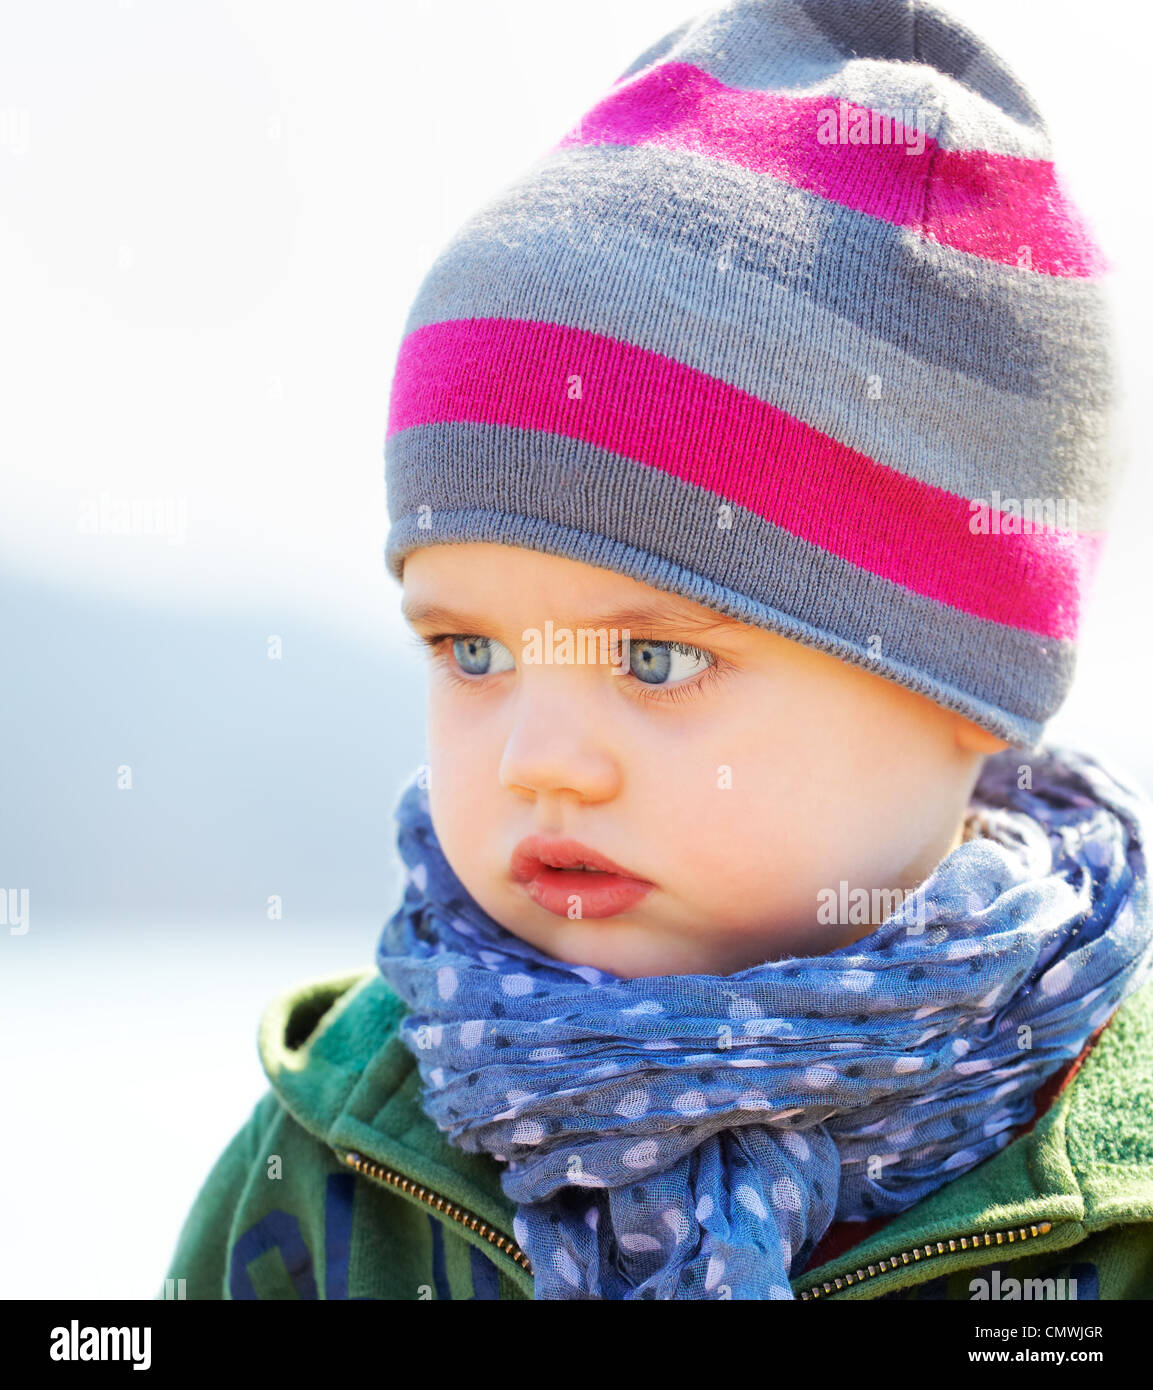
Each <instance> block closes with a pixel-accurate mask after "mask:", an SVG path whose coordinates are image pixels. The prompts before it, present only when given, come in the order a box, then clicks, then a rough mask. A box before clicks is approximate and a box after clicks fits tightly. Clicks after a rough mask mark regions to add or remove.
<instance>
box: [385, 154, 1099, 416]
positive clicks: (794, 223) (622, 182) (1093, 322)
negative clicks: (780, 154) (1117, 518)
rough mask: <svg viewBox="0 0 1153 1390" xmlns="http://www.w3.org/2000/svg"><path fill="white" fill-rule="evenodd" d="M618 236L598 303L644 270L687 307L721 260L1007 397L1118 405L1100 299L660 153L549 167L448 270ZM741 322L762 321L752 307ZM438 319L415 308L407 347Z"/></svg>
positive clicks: (463, 235)
mask: <svg viewBox="0 0 1153 1390" xmlns="http://www.w3.org/2000/svg"><path fill="white" fill-rule="evenodd" d="M614 227H618V228H624V229H627V233H628V246H627V248H626V249H627V260H626V262H625V263H622V264H621V265H620V266H619V267H618V269H617V271H616V273H615V275H614V276H613V277H612V279H611V280H609V281H607V282H606V284H605V285H604V286H602V287H601V289H600V292H599V293H600V296H601V297H609V296H612V295H619V296H622V297H625V298H626V299H627V298H629V284H630V277H631V275H632V274H633V272H634V269H635V268H636V267H639V266H643V264H644V262H645V261H646V259H647V258H648V257H650V256H656V255H660V256H663V257H664V258H665V264H666V265H668V266H670V268H671V266H672V264H673V262H674V261H676V263H677V264H678V265H679V266H680V275H679V276H678V277H677V278H678V279H679V278H683V279H684V281H685V284H686V287H687V289H688V290H689V291H691V290H692V287H693V283H694V281H693V277H694V276H698V277H699V276H702V275H703V273H704V272H706V271H707V272H708V273H709V274H711V273H712V267H713V265H715V263H716V260H717V258H718V257H719V256H721V255H723V256H724V258H725V261H726V263H727V264H728V265H730V266H731V267H732V268H733V269H734V270H735V271H738V272H741V273H747V274H748V275H749V276H750V277H753V278H752V279H751V280H750V284H751V285H756V284H757V283H763V284H764V286H765V290H766V292H767V291H768V290H769V289H770V288H771V287H772V286H774V285H779V286H783V287H785V288H788V289H791V290H793V291H795V292H796V293H799V294H802V295H805V296H807V297H809V298H811V299H812V300H813V302H814V303H815V304H816V305H818V306H820V307H821V308H823V309H826V310H828V311H829V312H830V313H833V314H837V315H839V316H840V317H841V318H843V319H845V320H846V321H847V322H848V323H849V324H850V325H852V326H853V327H855V328H856V329H857V330H858V331H860V332H861V333H862V334H866V335H870V336H872V337H876V338H878V339H883V340H884V341H886V342H889V343H891V344H892V345H893V346H894V347H896V348H899V349H900V350H901V351H902V352H906V353H909V354H912V355H914V356H916V357H919V358H921V359H922V360H923V361H925V362H926V363H929V364H932V365H934V366H937V367H940V368H944V369H946V370H949V371H956V372H963V373H965V374H966V375H968V376H971V377H974V378H976V379H977V380H978V381H983V382H987V383H988V384H989V385H991V386H994V387H996V388H997V389H998V390H1000V391H1004V392H1009V393H1013V394H1016V395H1021V396H1029V397H1034V398H1042V399H1044V398H1051V397H1053V396H1054V395H1064V394H1065V393H1067V392H1070V391H1072V392H1074V394H1075V395H1077V396H1079V397H1080V398H1081V404H1082V406H1089V407H1093V406H1095V405H1096V404H1099V403H1101V402H1103V401H1105V400H1106V399H1107V398H1108V396H1109V393H1110V391H1111V389H1112V382H1111V373H1110V371H1109V369H1108V366H1107V364H1106V363H1105V362H1104V361H1103V360H1102V352H1101V339H1102V335H1103V333H1104V332H1105V325H1106V322H1107V319H1106V313H1105V307H1104V297H1103V292H1102V289H1101V286H1100V285H1099V284H1097V283H1095V282H1092V281H1088V280H1083V279H1079V278H1063V277H1059V276H1055V275H1044V274H1039V273H1037V272H1035V271H1026V270H1021V269H1018V268H1017V267H1016V266H1006V265H1000V264H998V263H996V262H993V261H986V260H983V259H982V258H980V257H978V256H974V255H971V254H969V253H967V252H964V251H956V250H954V249H953V248H951V247H946V246H941V245H939V244H938V243H936V242H933V241H929V240H926V239H924V238H922V237H920V236H918V235H917V234H916V233H915V232H912V231H910V230H908V229H906V228H902V227H896V226H893V225H892V224H890V223H888V222H885V221H883V220H882V219H881V218H877V217H871V216H869V215H868V214H867V213H862V212H856V211H854V210H853V209H852V208H846V207H842V206H841V205H839V204H837V203H832V202H829V201H827V200H826V199H824V198H820V197H818V196H817V195H815V194H812V193H808V192H806V191H804V190H803V189H799V188H794V187H792V186H791V185H789V184H786V183H782V182H780V181H779V180H777V179H774V178H771V177H770V176H768V175H765V174H757V173H753V172H751V171H749V170H746V169H741V168H738V167H736V166H734V165H731V164H725V163H722V162H721V161H718V160H713V159H706V158H702V157H701V156H698V155H693V154H687V153H680V152H673V151H669V150H664V149H661V148H659V147H657V146H653V145H641V146H635V147H634V146H623V145H595V146H572V147H568V148H566V149H564V150H558V151H556V152H555V153H554V154H551V155H549V156H546V157H545V158H544V159H543V160H541V161H539V162H538V163H537V164H536V165H534V166H533V168H532V169H531V170H530V171H529V172H528V173H527V174H526V175H525V176H524V177H523V178H522V179H521V180H520V181H518V182H517V183H515V184H513V185H512V186H510V187H508V188H506V189H504V190H502V192H501V193H500V194H499V195H498V196H497V197H496V198H494V199H493V200H492V201H491V202H489V203H487V204H486V205H485V206H484V207H483V208H481V209H480V210H479V211H478V212H477V213H476V214H475V215H474V216H473V217H472V218H470V219H469V220H468V222H466V223H465V224H464V226H463V227H462V228H461V229H460V230H459V232H458V233H457V235H456V236H455V237H454V238H453V239H452V241H451V242H449V244H448V246H447V247H446V248H445V254H453V253H454V252H457V251H459V253H460V258H461V260H462V262H467V259H468V256H469V255H470V254H471V253H472V252H473V251H474V250H475V249H477V248H479V247H481V246H483V245H484V244H485V243H486V242H489V243H492V244H495V245H497V246H501V245H503V246H507V247H509V248H510V249H511V250H515V249H516V248H517V246H518V245H522V244H524V243H526V242H528V241H530V240H531V239H532V238H534V237H535V238H540V237H541V236H542V234H544V233H546V234H548V235H549V236H550V237H552V238H553V240H554V243H555V245H556V246H557V247H558V248H563V247H564V246H565V245H566V242H571V243H572V244H574V245H575V246H576V247H578V248H580V247H582V246H587V245H588V244H589V243H590V242H592V241H595V240H596V238H597V237H598V236H605V235H606V231H605V229H606V228H607V229H611V228H614ZM465 273H466V272H465V271H463V270H462V274H465ZM755 277H763V280H762V281H758V280H757V279H756V278H755ZM697 284H698V286H699V285H700V284H701V281H699V280H698V281H697ZM746 312H747V314H748V316H749V317H755V318H758V319H759V318H762V314H761V312H760V311H759V306H758V298H757V296H755V295H754V298H753V299H752V300H751V301H750V302H749V303H748V305H747V306H746ZM434 315H435V311H434V310H433V311H428V310H426V308H425V306H424V304H423V298H422V297H418V301H417V302H416V303H415V304H414V305H413V307H412V313H411V314H410V316H409V319H408V323H407V324H406V329H405V331H406V332H407V331H409V328H410V327H414V326H416V325H417V324H419V323H421V322H427V321H428V319H429V317H430V316H434ZM763 321H764V322H765V325H766V329H768V328H770V327H771V325H770V324H769V321H768V319H767V317H764V319H763Z"/></svg>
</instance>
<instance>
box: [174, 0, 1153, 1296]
mask: <svg viewBox="0 0 1153 1390" xmlns="http://www.w3.org/2000/svg"><path fill="white" fill-rule="evenodd" d="M1049 154H1050V151H1049V144H1048V137H1047V134H1046V130H1045V126H1044V124H1043V122H1042V119H1041V117H1040V115H1039V113H1038V112H1037V110H1036V108H1035V106H1034V104H1033V102H1032V101H1031V99H1030V97H1029V96H1028V94H1027V93H1026V92H1025V91H1024V90H1023V89H1022V87H1021V85H1020V83H1019V82H1018V81H1017V80H1016V79H1015V78H1014V77H1013V75H1012V74H1011V73H1010V72H1009V71H1008V70H1007V69H1006V67H1005V65H1004V64H1003V63H1002V62H1001V61H1000V60H999V59H998V58H997V57H996V55H995V54H993V53H992V52H991V51H990V50H989V48H988V47H987V46H986V45H985V44H984V43H982V42H981V41H980V40H979V39H978V38H976V37H975V36H974V35H973V34H971V33H969V32H968V31H967V30H965V29H964V28H962V27H961V26H960V25H959V24H958V23H957V22H956V21H955V20H954V19H952V18H951V17H950V16H948V15H947V14H946V13H944V12H943V11H942V10H940V9H938V8H936V7H934V6H932V5H930V4H928V3H926V0H881V2H880V3H878V2H877V0H868V3H864V0H736V3H731V4H728V5H726V6H725V7H724V8H722V9H719V10H716V11H715V12H713V13H711V14H708V15H705V16H702V17H701V18H699V19H696V20H694V21H691V22H689V23H686V24H684V25H682V26H681V27H680V28H678V29H677V30H676V31H675V32H673V33H672V34H670V35H668V36H667V37H666V38H665V39H663V40H662V41H661V42H660V43H658V44H656V45H655V46H654V47H652V48H650V49H649V50H648V51H647V52H645V53H644V54H642V55H641V57H640V58H638V59H637V60H636V62H635V63H633V65H632V66H631V67H630V68H629V69H628V70H627V71H626V72H625V73H624V74H622V76H621V77H620V78H619V79H618V80H617V82H616V83H615V84H614V86H613V87H612V89H611V90H610V92H609V93H608V95H607V96H606V97H605V98H604V100H603V101H601V102H600V103H599V104H598V105H597V106H595V107H594V108H593V109H592V110H591V111H590V112H589V113H588V114H587V116H586V117H585V118H584V119H583V121H582V122H581V123H580V125H579V126H578V128H577V129H575V130H574V131H572V132H571V133H570V134H569V135H568V136H567V137H566V138H565V139H564V140H563V141H562V142H561V143H560V145H558V146H557V147H556V149H554V150H553V151H551V152H550V153H549V154H548V155H547V156H546V157H545V158H543V159H542V160H541V161H539V162H538V163H537V164H536V165H535V166H534V167H533V168H532V169H530V170H529V171H528V173H527V174H526V175H525V176H524V177H523V178H522V179H521V180H520V181H518V182H517V183H515V184H513V185H511V186H510V187H508V188H506V189H505V190H504V191H503V192H502V193H501V194H500V195H499V196H498V197H497V198H496V199H495V200H494V201H493V202H491V203H490V204H489V205H488V206H487V207H485V208H484V209H482V211H481V212H480V213H478V214H477V216H476V217H474V218H473V219H472V220H471V221H470V222H469V223H468V224H467V225H466V226H465V228H464V229H463V230H462V231H461V232H460V233H459V235H458V236H457V237H456V238H455V239H454V240H453V241H452V242H451V243H450V245H449V246H448V247H447V248H446V249H445V250H444V252H443V253H442V254H441V256H440V257H439V259H438V260H437V262H436V264H435V265H434V266H433V268H432V270H431V271H430V273H429V275H428V277H427V279H426V280H425V282H424V284H423V286H422V287H421V290H420V293H419V295H418V298H417V300H416V303H415V305H414V307H413V309H412V313H411V315H410V318H409V321H408V323H407V325H406V335H405V338H404V341H403V343H402V346H401V350H400V354H399V360H398V363H397V367H396V374H395V378H394V381H393V388H392V402H391V414H390V420H389V430H388V437H387V445H386V458H387V482H388V503H389V513H390V518H391V521H392V528H391V531H390V533H389V540H388V547H387V563H388V567H389V570H390V573H391V574H392V575H393V576H394V577H395V578H396V579H398V580H400V581H401V582H402V584H403V589H404V599H403V602H404V611H405V614H406V617H407V618H408V621H409V622H410V624H411V625H412V627H413V629H414V631H415V632H416V634H417V636H418V639H419V640H420V641H421V643H422V644H427V646H428V648H429V650H430V653H431V658H432V663H433V665H432V673H431V686H430V705H429V754H430V763H429V766H428V767H427V768H420V769H418V770H417V772H416V773H415V774H414V776H413V778H412V779H411V781H410V783H409V785H408V786H407V787H406V788H405V790H404V792H403V794H402V795H401V796H400V798H399V801H398V805H397V812H396V814H397V821H398V831H399V834H398V847H399V851H400V853H401V855H402V856H403V859H404V861H405V864H406V866H407V875H406V886H405V891H404V896H403V901H402V903H401V905H400V906H399V908H398V909H397V911H396V913H395V914H394V916H393V917H392V918H391V920H390V921H389V922H388V924H387V925H386V927H385V930H384V933H383V937H382V939H381V942H380V946H379V950H378V953H377V959H376V964H375V967H374V968H372V969H370V970H366V971H364V972H359V973H357V974H354V975H350V976H344V977H338V978H332V979H326V980H320V981H316V982H313V983H311V984H309V985H307V986H304V987H302V988H299V989H296V990H293V991H290V992H289V993H287V994H286V995H285V996H284V997H282V998H281V999H279V1000H278V1001H277V1002H275V1003H274V1004H273V1005H272V1006H271V1008H270V1009H269V1010H268V1012H267V1013H266V1015H265V1017H264V1020H263V1022H262V1024H261V1031H260V1040H259V1045H260V1054H261V1058H262V1062H263V1065H264V1067H265V1069H266V1071H267V1074H268V1077H269V1080H270V1083H271V1089H270V1090H269V1092H268V1093H267V1094H266V1096H265V1097H264V1098H263V1100H262V1101H261V1102H260V1103H259V1105H258V1106H257V1107H256V1109H255V1112H254V1114H253V1117H252V1119H251V1121H250V1123H249V1124H248V1125H247V1126H246V1127H245V1128H244V1129H243V1130H242V1131H241V1132H240V1133H239V1134H237V1135H236V1137H235V1138H234V1139H233V1141H232V1143H231V1144H230V1145H229V1146H228V1148H227V1149H226V1150H225V1152H224V1154H223V1155H222V1157H221V1158H220V1160H219V1161H218V1163H217V1165H216V1166H215V1168H214V1169H213V1171H212V1173H211V1174H210V1175H209V1177H208V1179H207V1181H206V1183H205V1185H204V1187H203V1189H202V1191H201V1193H200V1195H199V1196H198V1198H197V1199H196V1202H195V1205H194V1206H193V1209H192V1211H191V1213H190V1215H189V1217H188V1219H187V1221H186V1223H185V1227H184V1230H183V1232H182V1233H181V1236H180V1240H179V1243H178V1247H177V1250H176V1252H175V1255H174V1257H173V1260H172V1263H171V1265H170V1268H169V1271H168V1277H169V1279H170V1280H172V1281H173V1287H175V1281H177V1280H184V1281H185V1286H184V1287H185V1294H186V1296H187V1297H190V1298H318V1297H324V1298H357V1299H412V1298H429V1297H435V1298H466V1299H468V1298H483V1299H487V1298H532V1297H536V1298H543V1299H555V1298H574V1299H586V1298H588V1299H596V1298H605V1299H629V1298H654V1299H796V1298H800V1299H811V1298H823V1297H828V1296H832V1297H841V1298H878V1297H886V1296H895V1297H910V1296H927V1297H935V1298H942V1297H943V1298H960V1299H966V1298H974V1299H977V1298H1007V1297H1025V1298H1028V1297H1062V1298H1071V1299H1072V1298H1077V1299H1084V1298H1096V1297H1099V1298H1148V1297H1150V1296H1153V1260H1151V1252H1153V1238H1151V1234H1150V1225H1149V1221H1150V1219H1151V1217H1150V1214H1151V1213H1153V1184H1151V1183H1150V1179H1149V1176H1148V1167H1147V1156H1148V1153H1149V1146H1150V1141H1151V1137H1153V1060H1151V1059H1153V1046H1151V1044H1153V990H1150V989H1149V988H1144V986H1145V984H1146V981H1147V980H1148V976H1149V971H1150V968H1151V965H1153V955H1151V952H1153V918H1151V913H1150V905H1149V897H1148V888H1147V870H1146V863H1145V853H1144V838H1145V835H1146V833H1147V828H1148V825H1149V807H1148V803H1147V802H1146V801H1145V800H1144V799H1143V798H1142V797H1141V796H1140V794H1139V793H1138V792H1136V791H1135V790H1134V789H1133V788H1131V787H1129V786H1127V785H1126V784H1125V783H1124V782H1123V781H1121V780H1119V778H1118V777H1117V776H1115V775H1112V774H1110V773H1107V772H1106V771H1105V770H1104V769H1103V768H1102V767H1101V766H1100V765H1099V764H1098V763H1097V762H1096V761H1094V760H1093V759H1092V758H1091V757H1089V756H1087V755H1085V754H1078V753H1074V752H1072V751H1071V750H1065V749H1057V748H1053V747H1049V746H1046V745H1045V744H1044V743H1043V742H1042V733H1043V729H1044V725H1045V722H1046V721H1047V720H1048V718H1049V717H1050V716H1051V715H1052V714H1053V713H1054V712H1055V711H1056V710H1057V708H1058V707H1059V706H1060V704H1061V703H1062V700H1063V699H1064V696H1065V694H1066V691H1067V689H1068V686H1069V683H1070V681H1071V678H1072V673H1073V663H1074V654H1075V644H1076V636H1077V623H1078V613H1079V611H1080V607H1081V605H1082V603H1083V599H1084V594H1085V591H1086V585H1087V582H1088V577H1089V573H1090V570H1091V567H1092V565H1093V562H1094V560H1095V558H1096V548H1097V542H1098V539H1099V534H1100V531H1101V526H1102V522H1103V518H1104V516H1105V510H1106V503H1107V499H1108V496H1109V495H1110V492H1111V489H1112V487H1113V484H1114V475H1115V472H1116V469H1115V466H1114V461H1113V459H1112V457H1111V455H1110V453H1109V451H1108V429H1109V425H1110V421H1111V406H1112V403H1113V394H1114V385H1113V377H1112V362H1111V357H1110V350H1109V343H1108V323H1107V320H1106V316H1105V311H1104V307H1103V299H1102V291H1101V286H1100V276H1101V272H1102V269H1103V266H1102V263H1101V258H1100V256H1099V253H1098V252H1097V250H1096V249H1095V247H1094V244H1093V242H1092V239H1091V237H1090V235H1089V233H1088V231H1087V229H1086V228H1085V226H1084V225H1083V223H1082V222H1081V220H1080V219H1079V217H1078V215H1077V213H1076V211H1075V209H1074V208H1073V207H1072V206H1071V204H1070V202H1069V200H1068V198H1067V197H1066V195H1065V193H1064V191H1063V189H1062V187H1061V184H1060V182H1059V180H1058V179H1057V177H1056V175H1055V174H1054V171H1053V167H1052V164H1051V163H1050V162H1049ZM994 1246H996V1247H997V1249H995V1250H994V1249H993V1248H992V1247H994ZM1011 1290H1016V1292H1012V1291H1011Z"/></svg>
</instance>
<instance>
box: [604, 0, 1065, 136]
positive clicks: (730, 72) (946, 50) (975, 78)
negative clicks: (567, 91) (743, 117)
mask: <svg viewBox="0 0 1153 1390" xmlns="http://www.w3.org/2000/svg"><path fill="white" fill-rule="evenodd" d="M917 10H918V16H917V20H916V32H915V33H914V20H913V8H912V6H911V5H910V3H909V0H896V2H895V3H894V0H869V3H868V4H865V5H863V4H853V3H851V0H850V4H849V5H847V6H846V5H844V4H830V3H828V0H811V3H807V4H806V3H799V0H748V2H747V3H743V4H735V5H728V6H726V7H725V8H724V9H720V10H715V11H712V12H711V13H709V14H706V15H703V16H701V17H699V18H698V19H696V20H690V21H688V22H686V23H685V24H682V25H680V26H679V27H678V28H676V29H674V30H672V32H671V33H669V34H666V35H665V36H664V37H663V38H662V39H660V40H659V41H658V42H657V43H655V44H652V45H650V47H649V48H647V49H646V50H645V52H644V53H642V54H641V55H640V56H639V57H638V58H637V59H635V61H634V62H632V63H630V64H629V66H628V67H627V68H626V69H625V71H624V73H622V74H621V76H622V78H623V77H626V76H633V75H635V74H636V73H639V72H640V71H641V70H642V69H643V68H646V67H648V66H650V64H652V63H654V62H657V61H658V60H659V61H662V62H680V63H691V64H692V65H693V66H694V67H698V68H701V69H703V70H704V71H705V72H708V73H710V74H711V75H712V76H713V77H715V78H716V79H717V81H718V82H722V83H724V85H725V86H727V87H736V88H739V89H741V90H745V91H779V92H784V93H787V94H789V95H793V96H813V95H821V96H829V97H831V98H833V99H834V100H838V101H839V100H845V101H850V102H853V103H854V104H855V105H858V106H864V107H868V108H870V109H871V110H874V111H887V112H890V113H893V114H899V113H900V112H901V111H908V112H915V113H916V117H915V118H911V119H910V120H908V121H907V122H906V124H908V125H911V126H913V127H915V128H916V129H918V130H923V131H925V133H926V134H928V135H931V136H932V137H933V138H934V139H935V140H937V142H938V143H939V144H940V145H941V146H942V147H943V148H945V149H962V150H970V149H975V150H988V151H990V152H992V153H996V154H1008V155H1017V156H1019V157H1021V158H1025V159H1051V158H1052V146H1051V143H1050V139H1049V134H1048V131H1047V129H1046V127H1045V124H1044V121H1043V120H1042V118H1041V116H1040V113H1039V112H1038V110H1037V107H1036V104H1035V103H1034V101H1033V99H1032V97H1031V96H1030V94H1029V93H1028V91H1027V90H1026V89H1025V88H1024V86H1023V85H1022V84H1021V83H1020V81H1019V80H1018V79H1017V78H1015V77H1014V76H1013V74H1012V73H1010V72H1009V71H1008V69H1007V68H1006V67H1005V65H1004V63H1002V61H1001V60H1000V59H999V58H998V57H997V55H996V54H994V53H993V52H992V51H991V50H990V49H989V48H988V46H987V45H986V44H984V43H983V42H982V40H981V39H979V38H978V37H977V36H976V35H975V34H973V33H972V32H971V31H970V30H968V29H966V28H965V27H964V26H963V25H961V24H959V23H958V22H957V21H956V20H954V19H952V17H950V16H945V15H942V14H941V13H940V12H939V11H935V10H933V9H932V8H931V7H929V6H926V5H924V4H920V5H918V6H917ZM870 26H873V27H871V28H870ZM946 113H947V114H946Z"/></svg>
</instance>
